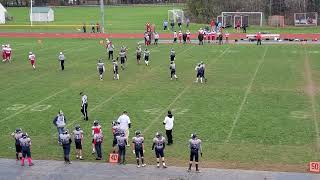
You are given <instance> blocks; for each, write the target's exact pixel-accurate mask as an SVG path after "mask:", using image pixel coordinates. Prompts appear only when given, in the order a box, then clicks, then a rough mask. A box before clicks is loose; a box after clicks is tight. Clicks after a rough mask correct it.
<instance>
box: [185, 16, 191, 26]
mask: <svg viewBox="0 0 320 180" xmlns="http://www.w3.org/2000/svg"><path fill="white" fill-rule="evenodd" d="M186 24H187V28H189V24H190V19H189V18H188V17H187V19H186Z"/></svg>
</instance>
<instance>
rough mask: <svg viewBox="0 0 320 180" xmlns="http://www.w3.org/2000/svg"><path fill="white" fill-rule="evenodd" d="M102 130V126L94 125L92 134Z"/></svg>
mask: <svg viewBox="0 0 320 180" xmlns="http://www.w3.org/2000/svg"><path fill="white" fill-rule="evenodd" d="M100 132H101V126H100V125H98V126H92V135H94V134H100Z"/></svg>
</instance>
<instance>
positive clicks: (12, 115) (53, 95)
mask: <svg viewBox="0 0 320 180" xmlns="http://www.w3.org/2000/svg"><path fill="white" fill-rule="evenodd" d="M67 89H68V88H65V89H62V90H60V91H58V92H56V93H54V94H52V95H50V96H48V97H46V98H44V99H42V100H40V101H38V102H35V103H33V104H31V105H30V106H28V107H26V108H23V109H21V110H20V111H18V112H16V113H14V114H11V115H10V116H7V117H5V118H3V119H1V120H0V122H3V121H5V120H8V119H10V118H12V117H14V116H16V115H18V114H20V113H22V112H24V111H26V110H28V109H30V108H32V107H34V106H36V105H38V104H40V103H42V102H44V101H46V100H48V99H50V98H53V97H55V96H56V95H58V94H61V93H63V92H64V91H66V90H67Z"/></svg>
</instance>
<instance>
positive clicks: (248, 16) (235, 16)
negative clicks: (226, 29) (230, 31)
mask: <svg viewBox="0 0 320 180" xmlns="http://www.w3.org/2000/svg"><path fill="white" fill-rule="evenodd" d="M230 16H231V18H232V26H233V27H236V24H238V23H240V25H241V26H250V25H256V26H262V25H263V13H262V12H222V13H221V16H220V17H221V19H222V24H223V25H225V24H226V21H228V20H227V18H230Z"/></svg>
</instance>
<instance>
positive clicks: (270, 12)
mask: <svg viewBox="0 0 320 180" xmlns="http://www.w3.org/2000/svg"><path fill="white" fill-rule="evenodd" d="M269 16H272V0H270V1H269Z"/></svg>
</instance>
